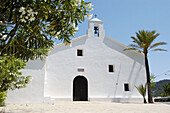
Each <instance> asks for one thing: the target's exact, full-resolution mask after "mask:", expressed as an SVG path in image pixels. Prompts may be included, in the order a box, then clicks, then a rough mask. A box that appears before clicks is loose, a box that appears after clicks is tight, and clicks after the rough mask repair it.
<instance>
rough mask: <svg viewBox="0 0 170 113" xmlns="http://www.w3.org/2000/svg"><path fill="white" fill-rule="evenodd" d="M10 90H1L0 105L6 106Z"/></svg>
mask: <svg viewBox="0 0 170 113" xmlns="http://www.w3.org/2000/svg"><path fill="white" fill-rule="evenodd" d="M7 93H8V91H3V92H0V107H1V106H5V99H6V97H7Z"/></svg>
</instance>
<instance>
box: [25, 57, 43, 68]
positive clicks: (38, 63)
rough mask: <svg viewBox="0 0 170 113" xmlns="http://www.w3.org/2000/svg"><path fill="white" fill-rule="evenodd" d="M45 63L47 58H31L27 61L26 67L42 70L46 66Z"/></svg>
mask: <svg viewBox="0 0 170 113" xmlns="http://www.w3.org/2000/svg"><path fill="white" fill-rule="evenodd" d="M44 65H45V59H44V60H40V59H36V60H29V61H28V62H27V65H26V66H25V69H32V70H40V69H42V68H43V67H44Z"/></svg>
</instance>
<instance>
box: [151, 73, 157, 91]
mask: <svg viewBox="0 0 170 113" xmlns="http://www.w3.org/2000/svg"><path fill="white" fill-rule="evenodd" d="M155 78H156V76H155V75H154V74H151V76H150V80H151V90H152V89H153V88H154V87H155V84H156V83H155V82H154V80H155Z"/></svg>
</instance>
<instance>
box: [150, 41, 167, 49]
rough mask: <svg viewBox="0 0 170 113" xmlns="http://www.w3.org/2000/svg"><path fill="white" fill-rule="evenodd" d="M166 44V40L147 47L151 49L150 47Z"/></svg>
mask: <svg viewBox="0 0 170 113" xmlns="http://www.w3.org/2000/svg"><path fill="white" fill-rule="evenodd" d="M166 44H167V43H166V42H158V43H155V44H153V45H151V46H150V48H149V49H152V48H154V47H157V46H159V45H166Z"/></svg>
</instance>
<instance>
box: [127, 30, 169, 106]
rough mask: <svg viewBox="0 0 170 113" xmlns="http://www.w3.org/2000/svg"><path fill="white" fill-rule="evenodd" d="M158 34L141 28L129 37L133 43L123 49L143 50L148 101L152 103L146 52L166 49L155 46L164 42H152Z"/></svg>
mask: <svg viewBox="0 0 170 113" xmlns="http://www.w3.org/2000/svg"><path fill="white" fill-rule="evenodd" d="M158 36H159V33H156V31H145V30H141V31H139V33H138V32H136V38H135V37H133V36H132V37H131V38H132V40H133V43H134V44H130V45H129V46H130V47H129V48H126V49H125V50H137V51H138V52H140V53H141V52H143V54H144V58H145V68H146V78H147V86H148V87H147V89H148V102H149V103H153V100H152V95H151V84H150V71H149V62H148V52H149V51H151V50H152V51H167V50H165V49H160V48H156V47H158V46H160V45H165V44H167V43H165V42H157V43H154V44H153V42H154V40H155V39H156V38H157V37H158Z"/></svg>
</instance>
